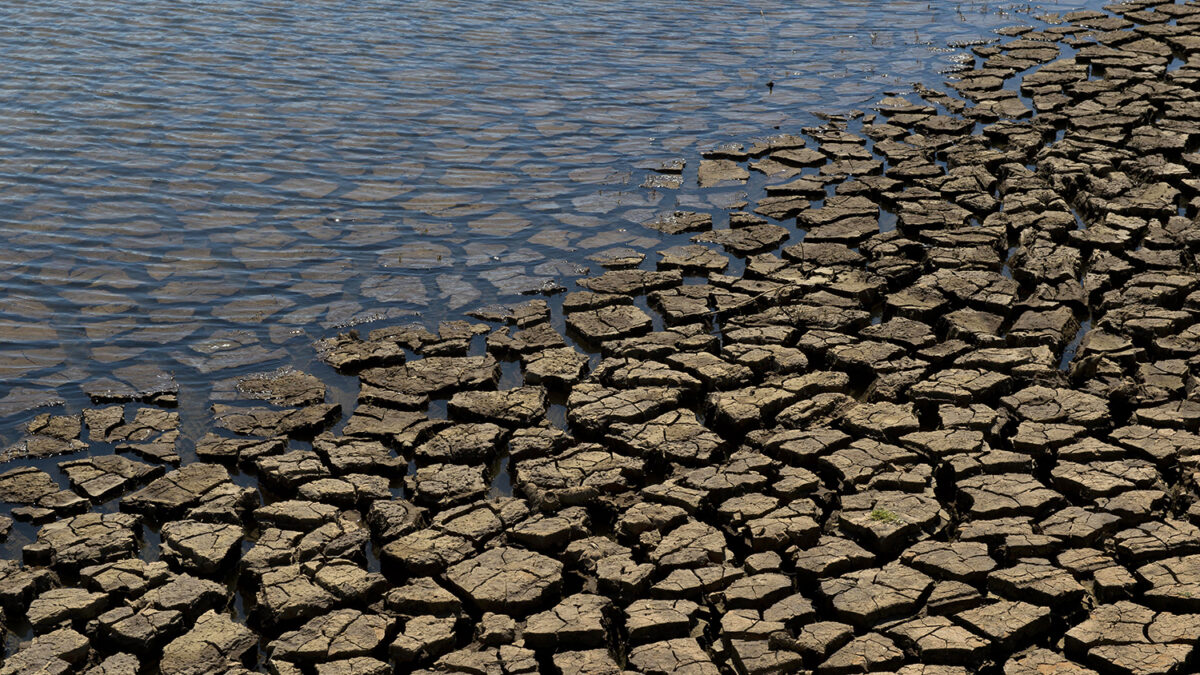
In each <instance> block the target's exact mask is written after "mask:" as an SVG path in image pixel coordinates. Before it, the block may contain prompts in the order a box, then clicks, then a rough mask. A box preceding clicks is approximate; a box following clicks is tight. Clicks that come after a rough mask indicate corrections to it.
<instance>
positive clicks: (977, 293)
mask: <svg viewBox="0 0 1200 675" xmlns="http://www.w3.org/2000/svg"><path fill="white" fill-rule="evenodd" d="M1106 9H1107V13H1106V12H1093V11H1087V12H1077V13H1073V14H1068V15H1066V16H1064V17H1060V19H1061V20H1060V21H1059V22H1057V23H1054V24H1053V25H1049V26H1043V27H1042V28H1040V29H1039V28H1033V27H1020V28H1014V29H1009V30H1005V31H1001V33H1002V35H1004V36H1005V37H1004V40H1005V41H1002V42H999V43H998V44H989V45H981V46H977V47H976V48H975V49H974V57H973V58H974V60H973V61H972V63H971V67H969V68H968V69H965V70H962V71H961V72H958V73H957V74H956V75H955V77H954V79H953V80H951V81H950V82H949V83H948V85H949V89H950V90H952V91H947V92H943V91H936V90H933V89H928V88H924V87H918V88H917V89H916V91H915V92H914V93H913V94H912V95H910V96H907V97H892V98H888V99H885V100H883V101H880V102H879V103H878V105H877V106H875V108H874V110H873V111H872V112H871V113H870V114H868V115H865V116H858V115H845V116H833V117H831V118H830V121H829V122H828V123H827V124H825V125H824V126H821V127H814V128H810V129H805V130H804V135H803V136H799V135H786V136H777V137H773V138H770V139H766V140H761V141H758V142H756V143H754V144H753V145H751V146H750V147H749V148H747V147H746V146H745V145H743V144H740V143H730V144H726V145H722V146H720V147H717V148H713V149H711V150H709V151H706V152H705V153H704V154H703V159H702V160H701V161H700V162H699V167H698V181H699V182H700V183H701V184H702V185H721V184H734V185H738V186H741V187H745V188H746V192H745V193H744V194H745V195H746V196H747V200H748V202H747V203H746V204H744V205H739V206H735V207H734V208H733V209H730V210H723V209H714V210H712V211H671V212H667V213H663V214H660V215H658V216H654V217H649V218H647V220H646V221H645V225H646V227H647V228H650V229H652V230H656V231H658V232H659V233H662V235H663V236H664V243H663V246H662V248H661V249H660V250H659V254H658V257H657V259H651V260H646V259H645V256H644V255H643V254H642V253H640V252H638V251H636V250H633V249H610V250H607V251H604V252H601V253H597V254H594V255H593V259H594V260H595V261H596V262H598V263H599V264H600V265H601V266H603V267H605V268H607V271H604V272H603V273H600V274H596V275H594V276H592V277H589V278H586V279H581V280H579V282H578V289H571V290H572V292H571V293H569V294H568V295H566V296H565V297H563V298H561V300H559V299H555V300H552V301H546V300H534V301H530V302H528V303H525V304H522V305H517V306H513V307H507V308H499V309H496V308H492V309H483V310H478V311H476V312H473V313H472V314H471V316H473V317H475V318H477V319H479V320H480V321H481V323H480V322H467V321H451V322H445V323H443V324H442V325H441V326H438V327H426V326H419V325H413V324H407V325H398V326H393V327H387V328H381V329H378V330H374V331H371V332H370V333H369V334H367V335H360V334H358V333H357V332H350V333H346V334H343V335H340V336H337V337H334V338H329V339H325V340H321V341H320V342H319V343H317V344H316V345H315V351H316V353H317V355H318V356H319V358H321V359H323V360H324V361H325V362H326V363H328V364H329V365H330V366H332V367H333V368H334V369H336V370H337V371H338V372H339V373H341V374H342V375H343V376H344V377H346V378H348V379H350V380H353V381H355V382H357V384H358V385H359V386H358V392H359V393H358V399H357V400H356V401H345V400H338V401H334V400H330V399H331V397H332V394H331V391H330V388H329V387H327V386H326V384H325V383H323V382H322V381H321V380H320V379H318V378H317V377H315V376H313V375H311V374H308V373H303V372H299V371H291V370H286V371H274V372H268V373H259V374H257V375H250V376H246V377H243V378H240V379H237V380H233V381H229V382H226V383H224V384H222V386H221V387H219V389H220V393H223V394H228V397H227V398H221V401H222V402H220V403H216V404H214V405H213V407H212V409H211V410H210V412H211V415H212V420H213V422H214V425H213V428H212V429H209V430H206V431H207V433H206V434H205V435H204V436H203V438H201V439H199V440H198V441H196V442H195V443H194V444H186V443H181V442H180V434H181V429H180V418H179V415H178V413H177V412H175V411H172V410H167V409H164V408H165V407H169V406H171V405H173V404H175V403H177V398H176V394H177V387H176V386H174V384H173V382H172V383H171V386H166V385H163V384H162V383H159V384H154V383H153V382H151V383H148V384H146V386H145V387H140V386H139V387H136V388H135V387H133V386H132V385H128V384H126V385H120V386H119V387H118V386H116V385H117V384H119V383H114V386H113V387H112V388H111V391H107V390H106V391H99V390H98V391H96V392H94V393H93V394H92V398H93V402H94V403H95V404H96V405H95V407H92V408H89V409H87V410H85V411H84V412H83V413H82V414H76V415H51V414H44V415H40V416H38V417H37V418H35V419H33V420H32V421H31V422H30V423H29V424H28V425H27V427H26V436H25V437H24V438H23V439H22V440H21V441H20V442H18V443H17V444H15V445H13V446H12V447H10V448H8V449H6V450H5V451H4V453H3V455H0V460H2V461H5V462H8V463H9V466H6V467H4V469H5V470H4V471H3V472H0V500H2V501H4V502H5V503H6V504H8V505H9V506H10V507H11V508H10V510H9V511H8V512H6V513H11V518H10V517H9V516H8V515H5V516H0V539H3V538H4V537H13V533H14V532H16V531H17V530H18V529H20V528H27V529H20V532H22V533H26V532H27V533H29V534H28V536H27V537H26V539H25V540H24V541H18V540H17V539H16V538H15V537H14V538H13V540H12V541H13V542H15V543H17V544H18V546H17V548H14V549H11V550H14V551H19V554H20V557H21V558H22V559H21V560H20V561H17V560H0V609H2V613H0V626H3V627H6V630H7V631H8V633H9V635H10V637H12V638H14V639H9V640H7V641H6V642H5V646H6V648H7V650H8V651H7V653H4V654H3V657H4V661H3V663H2V665H0V675H10V674H11V675H17V674H19V673H68V672H83V673H91V674H95V675H100V674H113V675H115V674H118V673H121V674H125V673H129V674H136V673H188V674H196V675H199V674H201V673H225V672H228V673H237V672H249V671H253V670H260V671H266V672H271V673H276V674H277V675H293V674H295V675H301V674H303V675H311V674H313V673H318V674H323V675H335V674H341V673H390V672H424V673H486V674H489V675H490V674H493V673H495V674H503V673H508V674H517V673H536V672H547V673H589V674H596V675H599V674H607V673H613V674H616V673H625V672H629V673H646V674H651V673H664V674H665V673H697V674H707V673H713V674H720V673H744V674H753V675H760V674H767V673H816V674H819V675H840V674H843V673H845V674H851V673H879V674H880V675H882V674H884V673H892V674H897V675H966V674H968V673H980V674H983V675H999V674H1003V675H1047V674H1049V673H1063V674H1065V673H1071V674H1075V675H1084V674H1109V673H1114V674H1123V675H1168V674H1183V673H1194V672H1200V654H1197V651H1196V647H1197V642H1198V641H1200V492H1198V490H1200V380H1198V379H1197V373H1200V269H1198V267H1197V258H1196V256H1197V253H1198V252H1200V218H1198V217H1197V216H1198V212H1200V180H1198V179H1197V178H1195V176H1196V172H1197V170H1200V152H1198V150H1200V39H1197V38H1196V36H1195V33H1196V31H1197V29H1198V28H1200V5H1197V4H1194V3H1188V4H1171V3H1163V2H1159V1H1157V0H1135V1H1133V2H1127V3H1124V4H1120V5H1112V6H1109V7H1107V8H1106ZM682 170H683V162H682V160H680V161H679V163H678V165H677V166H675V167H674V168H672V169H671V170H670V171H667V172H666V173H667V175H668V177H670V180H669V181H666V182H663V183H661V186H670V185H673V186H678V185H679V184H680V181H682V180H683V178H682V177H681V176H683V175H684V174H682V173H680V172H681V171H682ZM751 171H754V172H757V174H759V175H755V174H752V173H751ZM695 175H697V174H689V176H695ZM764 176H765V177H766V180H767V184H766V186H765V190H763V191H762V192H763V193H765V194H759V196H757V197H754V194H755V191H756V190H757V189H758V188H753V189H751V188H752V187H753V186H754V185H757V184H758V183H756V182H755V181H761V180H762V179H763V177H764ZM689 180H691V178H689ZM747 181H750V182H749V183H747ZM743 184H745V185H743ZM655 185H660V184H659V183H651V184H650V187H654V186H655ZM750 201H752V202H753V203H750ZM643 265H644V266H645V267H646V268H642V267H640V266H643ZM650 267H653V269H650ZM248 365H249V364H248ZM1193 369H1197V371H1196V372H1193ZM122 387H123V388H122ZM113 403H121V405H109V404H113ZM343 409H344V410H343ZM84 450H88V452H87V454H86V456H78V457H71V458H62V459H63V461H61V462H58V461H57V460H55V459H53V456H55V455H68V454H72V453H80V452H82V451H84ZM114 451H115V452H116V453H117V454H114ZM47 458H50V459H48V460H47ZM35 460H36V461H37V462H39V463H38V464H37V465H36V466H34V465H32V463H33V462H34V461H35ZM14 519H16V520H18V521H20V523H19V524H15V523H14V522H13V520H14ZM14 528H17V529H14ZM18 636H19V639H18Z"/></svg>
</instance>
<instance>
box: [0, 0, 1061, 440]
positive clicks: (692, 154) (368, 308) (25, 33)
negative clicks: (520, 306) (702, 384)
mask: <svg viewBox="0 0 1200 675" xmlns="http://www.w3.org/2000/svg"><path fill="white" fill-rule="evenodd" d="M1083 4H1084V3H1083V2H1081V1H1080V2H1066V3H1063V4H1061V5H1059V4H1047V5H1046V6H1045V9H1046V10H1049V11H1067V10H1069V9H1076V8H1078V7H1080V6H1082V5H1083ZM1039 11H1040V10H1039ZM1028 21H1029V17H1027V16H1025V15H1023V14H1017V13H1015V12H1014V10H1012V9H1011V8H1009V7H1006V6H999V5H989V4H987V3H981V2H954V3H951V2H947V1H945V0H936V1H934V2H927V1H922V2H905V1H897V0H891V1H887V2H867V1H857V2H837V3H828V2H820V3H818V2H801V3H784V2H778V1H776V0H757V1H754V2H749V3H716V2H698V3H667V4H662V3H634V2H617V3H612V2H603V3H601V2H594V1H591V0H583V1H581V2H579V1H577V2H570V3H560V2H547V3H535V4H528V3H521V4H513V3H503V2H491V1H486V2H480V1H478V0H472V1H471V2H465V1H460V2H453V1H451V2H423V1H417V2H406V3H392V2H344V1H334V0H325V1H320V0H318V1H315V2H308V3H301V4H296V3H290V2H253V3H251V2H245V1H244V0H225V1H224V2H213V3H203V4H191V3H174V2H164V1H151V2H139V3H130V2H110V3H83V2H78V1H77V0H57V1H51V2H37V3H34V2H25V1H20V0H19V1H17V2H10V3H6V5H5V7H4V8H3V9H0V40H3V42H4V44H5V45H7V46H8V49H7V50H6V63H5V66H4V75H5V77H4V78H2V79H0V125H3V128H4V129H5V133H4V135H3V137H2V138H0V147H2V148H3V152H0V194H2V195H3V199H2V200H0V239H2V240H3V245H4V248H5V257H6V260H7V262H6V264H5V265H3V266H0V338H3V343H4V346H3V347H0V376H2V377H3V381H4V383H5V384H4V387H5V389H4V391H0V415H9V414H12V413H15V412H18V411H20V410H22V409H24V408H26V407H28V406H29V405H30V404H33V403H41V402H48V401H55V400H59V399H65V400H67V401H68V402H69V403H70V404H71V405H72V406H74V407H78V406H79V405H80V404H81V403H82V402H83V401H84V400H86V399H85V397H84V392H86V391H87V390H88V389H89V385H88V382H89V381H94V380H99V379H101V378H104V380H105V381H112V380H116V381H118V382H125V380H122V376H121V372H122V369H123V368H125V369H127V368H129V367H130V366H133V365H137V364H140V363H144V362H150V363H153V364H155V365H156V366H157V367H158V368H160V369H162V370H165V371H168V372H170V373H172V374H174V375H175V377H176V379H177V380H178V381H179V382H180V384H181V387H182V389H183V390H184V391H189V390H192V391H206V389H205V385H204V384H203V383H205V382H208V381H209V380H211V379H216V378H220V377H227V376H229V375H230V374H232V373H236V372H242V371H244V370H246V369H254V370H264V369H268V368H272V367H275V366H277V365H281V364H286V363H298V365H307V361H308V360H309V359H310V358H311V353H310V350H309V349H308V347H307V344H308V342H309V341H310V340H311V339H314V338H317V337H321V336H323V335H327V334H329V333H331V332H333V331H336V329H337V328H338V327H339V326H344V325H347V324H354V323H358V322H362V321H367V320H372V319H379V318H384V319H387V318H391V319H396V318H400V317H411V316H416V315H420V316H421V317H424V318H425V319H427V320H430V321H433V320H437V319H439V318H444V317H445V316H447V315H449V314H454V313H456V312H459V311H461V310H462V309H464V308H467V307H469V306H474V305H478V304H482V303H488V302H493V301H497V300H504V299H511V298H512V296H513V295H514V294H516V293H519V292H521V291H523V290H528V289H536V288H541V287H547V285H548V284H549V285H553V284H555V283H563V282H566V281H567V280H568V279H570V278H571V277H573V276H576V275H577V274H578V273H579V271H580V269H581V268H580V265H581V264H582V265H588V264H592V265H594V264H595V263H593V262H589V259H591V260H595V259H596V256H597V255H601V256H602V255H603V252H604V251H606V250H607V249H612V248H618V247H619V248H623V249H632V250H633V252H634V253H635V254H636V253H637V252H639V251H640V252H643V253H644V252H646V251H650V250H653V247H655V246H657V245H659V243H660V237H659V236H658V233H656V232H653V231H651V230H647V229H646V228H643V227H641V226H640V225H638V224H637V223H640V222H642V221H644V220H646V219H647V218H648V217H649V216H651V215H653V214H654V213H657V212H661V211H669V210H672V209H674V208H676V207H677V206H678V205H689V206H690V207H691V208H697V205H699V207H700V208H705V209H710V210H711V209H718V210H719V209H722V208H726V207H728V206H729V205H730V204H736V203H738V202H739V201H741V200H742V199H744V198H745V195H744V192H740V191H736V190H735V191H724V192H717V193H713V194H707V193H705V194H701V193H700V191H699V188H698V186H697V173H696V172H697V170H698V164H699V154H698V152H699V149H700V148H702V147H705V146H708V145H712V144H714V143H717V142H721V141H727V140H731V139H734V140H745V139H747V138H748V137H751V136H757V135H762V134H764V133H772V132H773V131H774V128H776V127H778V128H779V129H782V130H784V131H788V130H798V129H799V128H800V127H801V126H803V125H806V124H811V123H813V122H814V121H815V119H814V117H813V116H812V115H811V112H812V111H815V110H848V109H851V108H854V107H856V106H863V105H865V104H868V103H870V102H871V101H873V100H874V99H875V98H876V97H878V96H879V94H880V93H881V92H883V91H885V90H887V89H903V88H906V87H907V85H908V83H910V82H911V81H914V80H919V81H924V82H930V83H936V82H937V81H938V80H939V79H940V78H939V76H938V74H937V71H939V70H940V69H943V68H946V67H948V66H950V65H952V64H953V63H954V57H955V53H954V52H953V51H952V50H947V49H942V48H940V47H939V46H941V45H945V44H947V43H948V42H950V41H953V40H958V39H973V38H977V37H979V36H980V35H981V34H982V33H984V32H985V31H986V30H988V29H990V28H994V27H997V26H1003V25H1011V24H1013V23H1024V22H1028ZM768 82H771V83H773V86H772V87H770V88H768V86H767V83H768ZM680 160H682V162H680ZM664 162H676V163H677V166H676V167H673V168H672V169H671V170H670V171H669V172H666V173H663V174H658V173H655V172H653V171H647V170H646V168H647V167H654V168H657V167H659V166H661V165H662V164H663V163H664ZM680 171H681V173H680ZM757 180H759V179H758V178H753V179H752V181H757ZM643 183H647V188H642V187H641V186H642V184H643ZM753 184H755V185H759V184H761V183H753ZM625 255H629V254H628V253H626V254H625ZM130 386H134V385H130ZM11 432H12V429H7V430H6V432H5V433H6V434H7V436H6V437H5V439H4V440H12V434H11Z"/></svg>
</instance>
